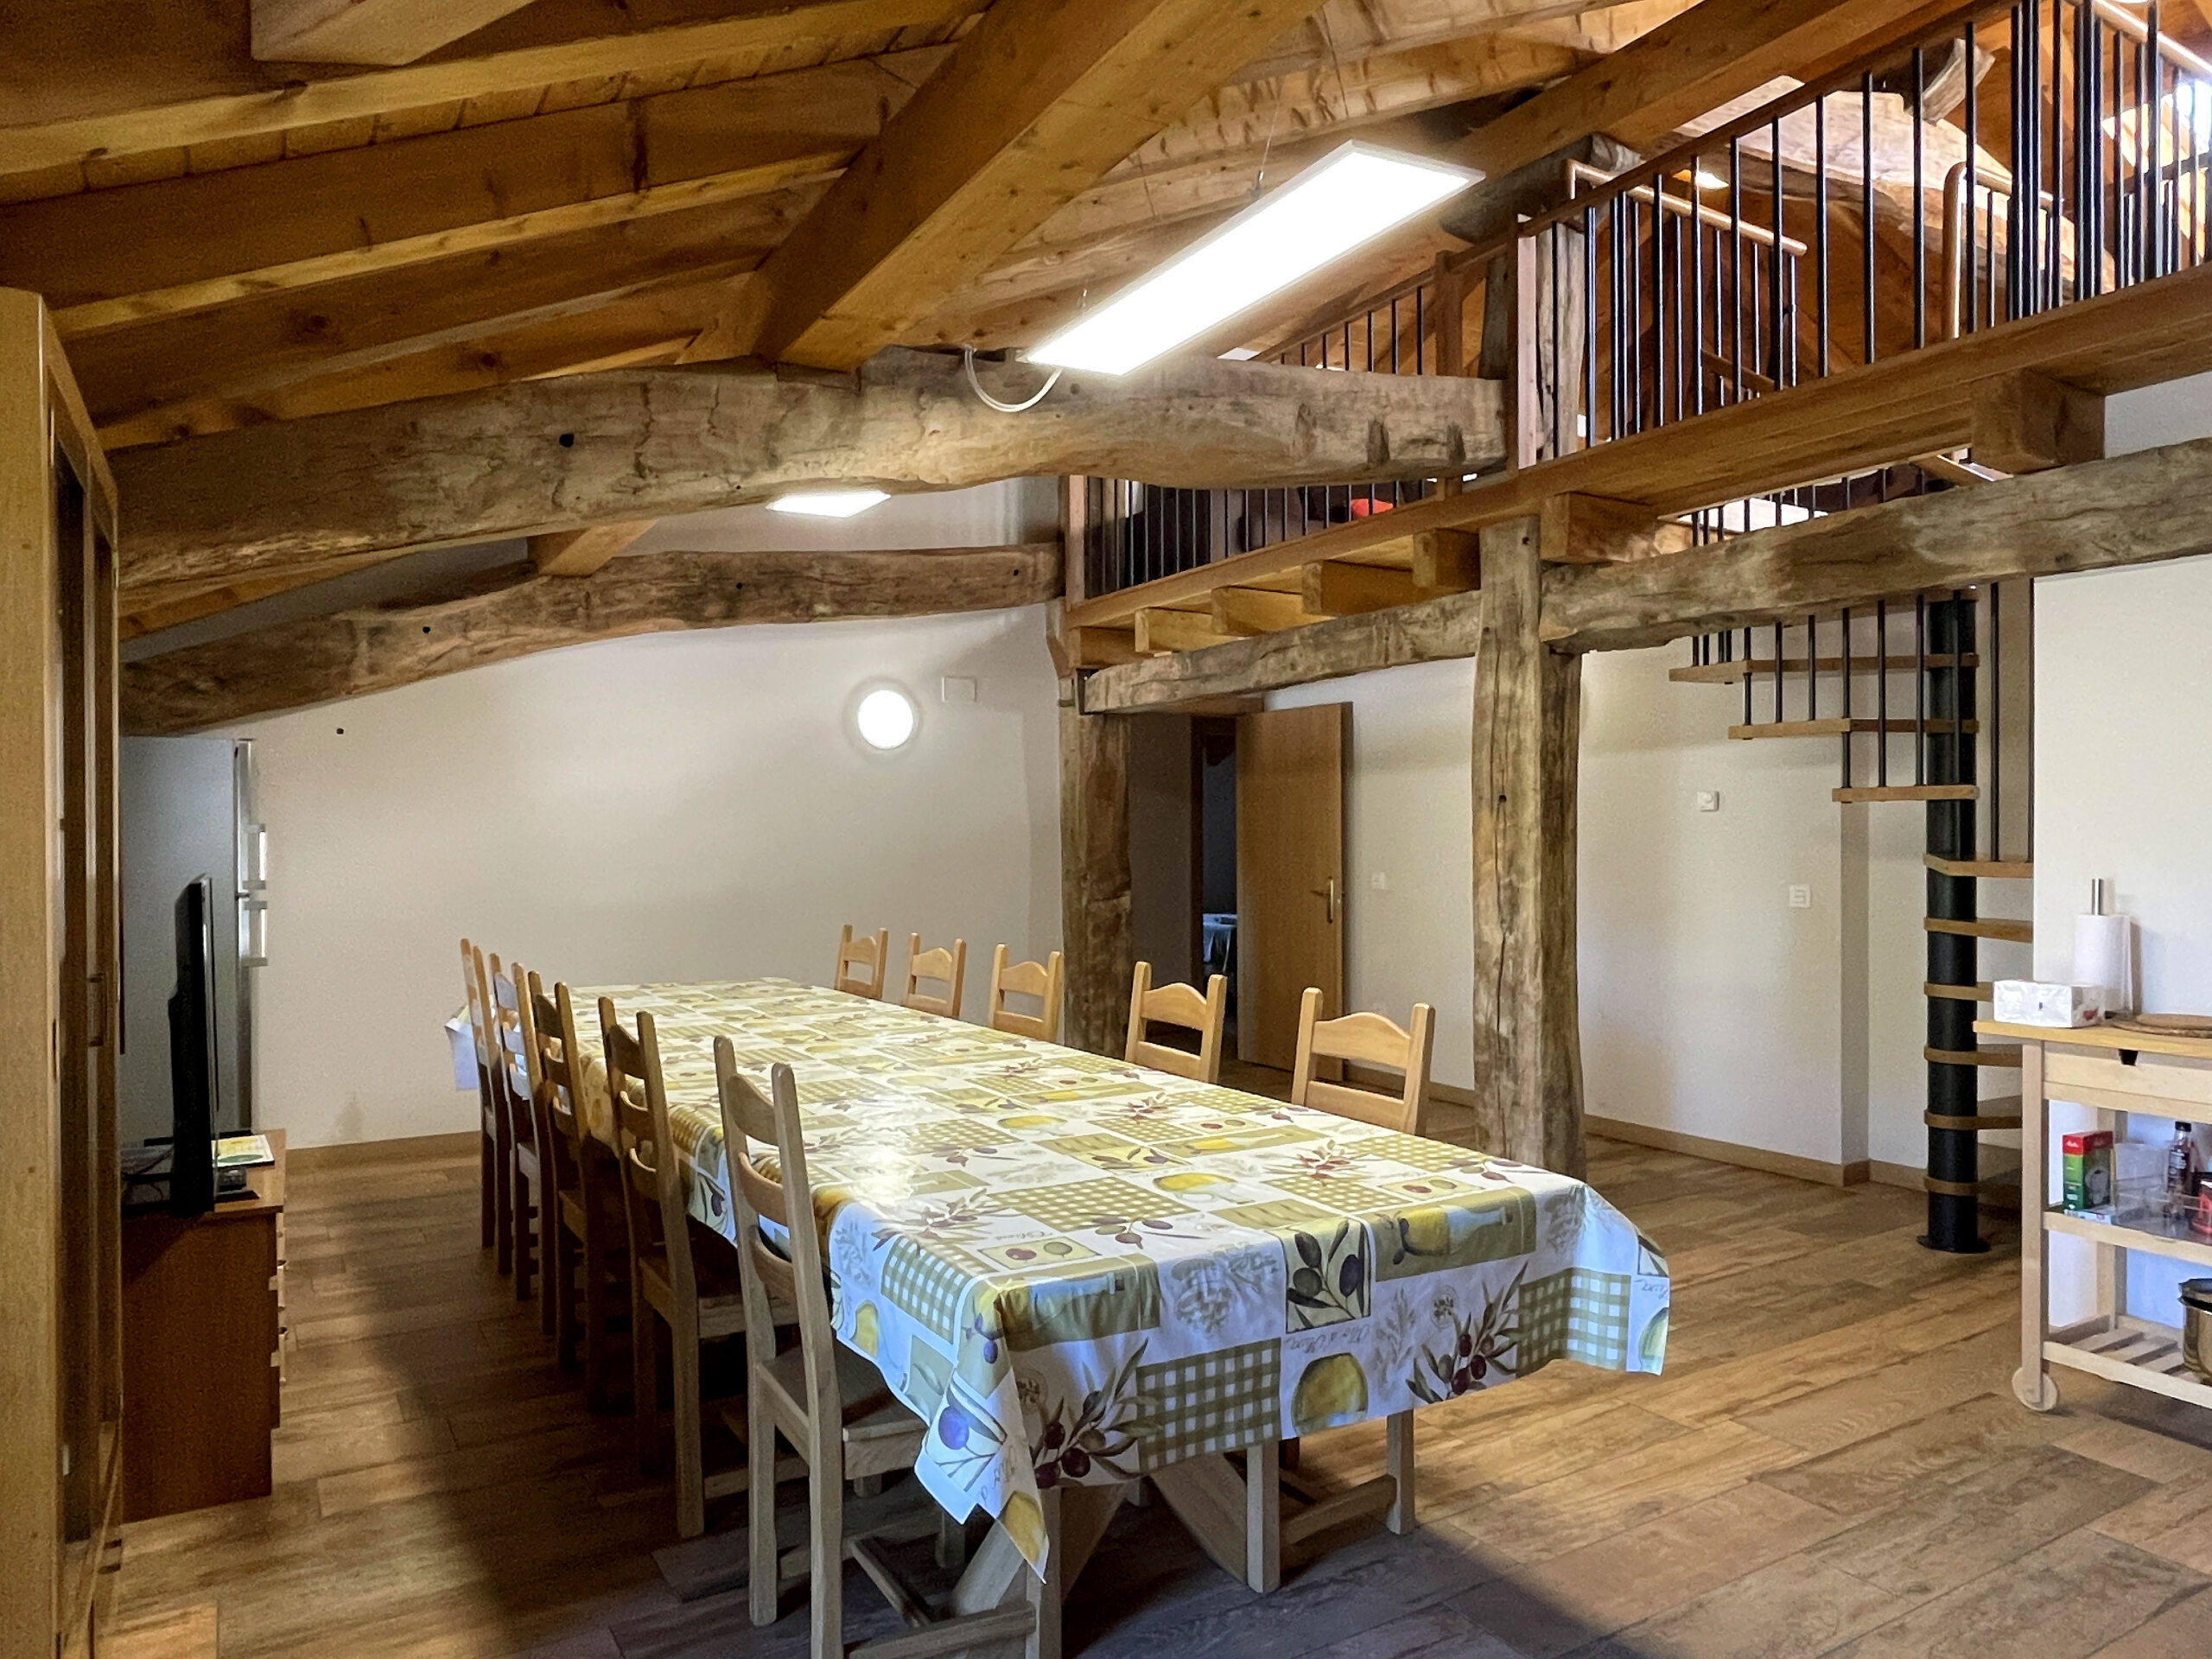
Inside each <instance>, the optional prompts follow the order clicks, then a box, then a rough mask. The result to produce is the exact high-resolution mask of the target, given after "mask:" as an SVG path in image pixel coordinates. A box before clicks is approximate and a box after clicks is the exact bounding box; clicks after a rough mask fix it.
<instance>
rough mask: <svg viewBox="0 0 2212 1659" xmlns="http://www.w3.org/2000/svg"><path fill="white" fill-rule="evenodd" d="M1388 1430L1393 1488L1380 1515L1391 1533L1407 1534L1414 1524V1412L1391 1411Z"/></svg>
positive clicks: (1387, 1465) (1389, 1468)
mask: <svg viewBox="0 0 2212 1659" xmlns="http://www.w3.org/2000/svg"><path fill="white" fill-rule="evenodd" d="M1388 1456H1389V1460H1388V1463H1387V1464H1386V1465H1385V1466H1386V1468H1387V1469H1388V1471H1389V1476H1390V1479H1391V1481H1392V1482H1393V1484H1395V1489H1396V1490H1395V1496H1393V1497H1392V1498H1391V1499H1390V1508H1389V1511H1388V1512H1387V1513H1386V1514H1385V1515H1384V1516H1383V1525H1385V1526H1387V1527H1389V1529H1390V1530H1391V1531H1393V1532H1395V1533H1408V1532H1411V1531H1412V1530H1413V1529H1414V1414H1413V1413H1411V1412H1410V1411H1401V1412H1395V1413H1393V1414H1391V1416H1390V1419H1389V1454H1388Z"/></svg>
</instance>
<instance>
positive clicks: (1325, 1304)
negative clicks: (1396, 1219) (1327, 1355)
mask: <svg viewBox="0 0 2212 1659" xmlns="http://www.w3.org/2000/svg"><path fill="white" fill-rule="evenodd" d="M1290 1243H1291V1246H1292V1248H1293V1249H1294V1250H1295V1251H1296V1252H1297V1258H1298V1259H1297V1261H1296V1262H1295V1263H1294V1264H1293V1265H1292V1267H1291V1269H1290V1285H1289V1288H1288V1298H1289V1302H1290V1315H1291V1321H1292V1328H1293V1329H1294V1330H1299V1331H1306V1330H1311V1329H1312V1328H1313V1326H1315V1325H1338V1324H1341V1323H1342V1322H1344V1320H1346V1319H1365V1318H1366V1317H1367V1309H1368V1272H1367V1229H1366V1228H1365V1227H1364V1226H1363V1225H1361V1224H1359V1223H1358V1222H1356V1221H1349V1220H1347V1221H1342V1222H1339V1223H1338V1224H1337V1230H1336V1231H1335V1232H1334V1233H1333V1234H1332V1235H1331V1236H1330V1237H1329V1240H1328V1242H1327V1243H1322V1241H1321V1239H1320V1238H1319V1236H1317V1235H1315V1234H1313V1233H1306V1232H1298V1233H1293V1234H1292V1235H1291V1236H1290Z"/></svg>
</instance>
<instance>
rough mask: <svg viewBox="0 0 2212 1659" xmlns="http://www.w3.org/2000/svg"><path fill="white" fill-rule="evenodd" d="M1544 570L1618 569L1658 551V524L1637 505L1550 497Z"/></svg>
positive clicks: (1601, 499)
mask: <svg viewBox="0 0 2212 1659" xmlns="http://www.w3.org/2000/svg"><path fill="white" fill-rule="evenodd" d="M1541 518H1542V522H1543V536H1542V541H1541V546H1542V549H1543V556H1544V561H1545V563H1548V564H1619V563H1624V562H1625V561H1627V560H1630V559H1648V558H1649V557H1650V556H1652V555H1653V554H1654V553H1656V552H1657V551H1658V550H1659V520H1658V518H1657V516H1656V514H1655V513H1653V512H1652V511H1651V509H1650V508H1649V507H1647V506H1645V505H1643V503H1642V502H1641V501H1614V500H1609V499H1606V498H1605V497H1604V496H1597V495H1555V496H1554V497H1553V498H1552V499H1550V500H1548V501H1547V502H1545V503H1544V505H1543V510H1542V514H1541Z"/></svg>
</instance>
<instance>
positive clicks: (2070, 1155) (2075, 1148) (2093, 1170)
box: [2060, 1129, 2112, 1210]
mask: <svg viewBox="0 0 2212 1659" xmlns="http://www.w3.org/2000/svg"><path fill="white" fill-rule="evenodd" d="M2060 1150H2061V1151H2062V1153H2063V1154H2064V1161H2063V1166H2062V1167H2063V1178H2064V1182H2065V1185H2064V1192H2065V1202H2066V1207H2067V1208H2068V1209H2069V1210H2100V1209H2102V1208H2103V1207H2104V1206H2105V1205H2108V1204H2110V1203H2111V1202H2112V1131H2111V1130H2109V1129H2098V1130H2095V1131H2094V1132H2093V1133H2089V1134H2085V1135H2068V1136H2067V1137H2066V1138H2065V1140H2064V1141H2063V1142H2062V1143H2061V1146H2060Z"/></svg>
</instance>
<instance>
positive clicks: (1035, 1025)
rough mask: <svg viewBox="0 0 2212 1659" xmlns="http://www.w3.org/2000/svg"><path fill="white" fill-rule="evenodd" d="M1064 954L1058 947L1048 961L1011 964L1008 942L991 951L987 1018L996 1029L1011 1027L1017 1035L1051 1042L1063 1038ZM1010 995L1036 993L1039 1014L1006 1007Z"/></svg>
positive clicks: (1001, 1029) (1033, 995)
mask: <svg viewBox="0 0 2212 1659" xmlns="http://www.w3.org/2000/svg"><path fill="white" fill-rule="evenodd" d="M1060 980H1061V957H1060V953H1059V952H1058V951H1057V950H1055V951H1053V952H1052V956H1051V957H1049V958H1047V959H1046V961H1044V962H1041V963H1037V962H1017V963H1013V964H1011V965H1009V964H1008V963H1007V959H1006V946H1004V945H1002V944H1001V945H1000V946H999V947H998V948H997V949H996V950H994V951H992V953H991V1000H990V1003H989V1018H988V1020H987V1021H986V1023H987V1024H988V1025H989V1027H991V1029H992V1030H993V1031H1010V1032H1012V1033H1014V1035H1015V1036H1017V1037H1036V1038H1040V1039H1043V1040H1044V1041H1046V1042H1048V1043H1057V1042H1058V1041H1059V1040H1060ZM1008 996H1032V997H1035V998H1036V999H1037V1001H1038V1002H1039V1005H1040V1011H1039V1012H1038V1013H1036V1014H1023V1013H1021V1012H1020V1010H1018V1009H1015V1008H1010V1007H1007V1003H1006V1000H1007V997H1008Z"/></svg>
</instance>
